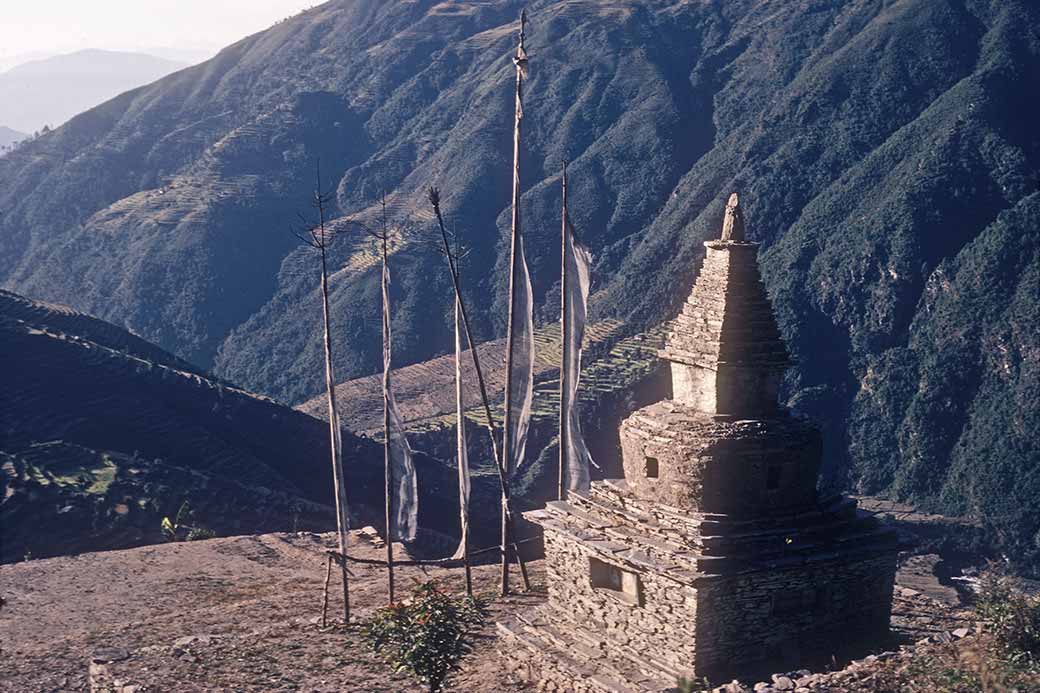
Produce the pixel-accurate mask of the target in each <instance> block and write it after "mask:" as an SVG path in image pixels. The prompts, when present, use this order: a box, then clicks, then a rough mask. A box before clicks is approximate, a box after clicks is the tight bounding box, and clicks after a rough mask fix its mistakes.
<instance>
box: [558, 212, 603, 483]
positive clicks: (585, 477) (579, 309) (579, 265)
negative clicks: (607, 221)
mask: <svg viewBox="0 0 1040 693" xmlns="http://www.w3.org/2000/svg"><path fill="white" fill-rule="evenodd" d="M565 223H566V224H567V242H566V243H565V248H566V251H565V252H566V253H567V257H566V258H565V259H564V265H563V266H564V272H566V273H567V297H566V303H565V305H566V306H567V315H565V316H564V320H565V321H566V323H567V337H568V342H569V344H568V345H567V347H568V348H567V362H566V363H565V364H564V367H565V368H566V369H567V391H566V392H565V393H563V395H564V397H565V398H566V401H565V404H566V407H567V418H566V420H565V421H564V426H566V427H567V449H566V450H565V451H564V453H565V458H564V459H566V460H567V488H568V489H569V490H579V491H586V490H588V488H589V466H590V465H593V464H595V462H593V460H592V455H591V454H589V449H588V448H587V447H586V446H585V438H584V436H582V434H581V421H580V419H579V416H578V407H577V403H578V381H579V379H580V378H581V343H582V340H583V339H584V337H585V318H586V309H587V306H588V300H589V266H590V265H591V264H592V256H591V255H590V254H589V251H588V249H587V248H585V247H584V246H582V245H580V244H578V243H575V242H574V229H573V227H571V222H570V220H569V219H567V220H565Z"/></svg>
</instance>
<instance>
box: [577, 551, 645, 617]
mask: <svg viewBox="0 0 1040 693" xmlns="http://www.w3.org/2000/svg"><path fill="white" fill-rule="evenodd" d="M589 582H591V583H592V587H593V589H595V590H596V591H598V592H602V593H603V594H607V595H609V596H611V597H614V598H616V599H620V600H621V601H623V602H626V603H628V604H632V605H639V604H641V603H642V586H641V585H640V582H639V575H638V574H636V573H634V572H632V571H631V570H625V569H624V568H622V567H621V566H617V565H614V564H613V563H607V562H606V561H601V560H599V559H598V558H594V557H592V556H590V557H589Z"/></svg>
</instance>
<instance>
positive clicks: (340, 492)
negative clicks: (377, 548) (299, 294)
mask: <svg viewBox="0 0 1040 693" xmlns="http://www.w3.org/2000/svg"><path fill="white" fill-rule="evenodd" d="M315 200H316V202H317V206H318V220H319V222H318V223H319V227H318V228H319V233H320V234H321V236H320V239H319V241H318V243H317V245H318V247H319V249H320V250H321V302H322V316H323V318H324V324H325V387H326V389H327V390H328V400H329V441H330V443H331V446H332V483H333V486H334V487H335V494H336V535H337V538H338V540H339V551H340V553H341V554H343V555H344V556H345V555H347V523H348V522H349V521H350V516H349V515H348V514H347V512H348V511H347V489H346V481H345V480H344V479H343V470H342V468H341V462H342V460H341V459H340V451H341V446H340V430H339V416H338V415H337V413H336V412H337V409H336V380H335V376H334V374H333V370H332V335H331V331H330V330H329V272H328V265H327V262H326V247H327V245H328V236H327V235H326V232H325V204H324V200H323V196H322V193H321V169H320V167H319V168H318V187H317V189H316V190H315ZM343 622H344V624H348V623H350V589H349V587H348V583H347V564H346V561H344V562H343Z"/></svg>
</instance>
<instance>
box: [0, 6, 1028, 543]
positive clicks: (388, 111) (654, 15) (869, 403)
mask: <svg viewBox="0 0 1040 693" xmlns="http://www.w3.org/2000/svg"><path fill="white" fill-rule="evenodd" d="M520 5H521V3H519V2H511V1H507V0H494V1H491V2H457V3H440V2H434V1H433V0H421V1H419V2H407V3H405V2H400V3H387V2H380V1H377V0H360V1H346V0H337V1H334V2H329V3H326V4H325V5H321V6H319V7H317V8H315V9H313V10H310V11H308V12H305V13H303V14H301V15H299V16H297V17H295V18H293V19H291V20H289V21H286V22H283V23H281V24H278V25H277V26H275V27H272V28H271V29H270V30H268V31H266V32H263V33H261V34H257V35H256V36H253V37H250V38H248V39H246V40H244V41H241V42H239V43H238V44H235V45H233V46H231V47H229V48H227V49H226V50H225V51H223V52H222V53H221V54H220V55H219V56H217V57H216V58H214V59H213V60H211V61H209V62H207V63H204V64H202V65H199V66H197V67H194V68H191V69H188V70H184V71H182V72H179V73H177V74H175V75H172V76H170V77H167V78H165V79H163V80H161V81H159V82H157V83H155V84H153V85H150V86H148V87H144V88H142V89H138V90H135V91H133V92H129V93H127V94H124V95H122V96H120V97H118V98H116V99H114V100H112V101H110V102H108V103H106V104H104V105H102V106H100V107H98V108H96V109H93V110H91V111H88V112H87V113H84V114H82V115H80V116H78V117H76V118H74V119H73V120H72V121H70V122H69V123H68V124H66V125H65V126H64V127H62V128H59V129H58V130H57V131H55V132H53V133H50V134H48V135H46V136H45V137H41V138H40V139H38V140H37V141H35V142H33V143H31V144H29V145H26V146H25V147H23V148H21V149H19V150H18V151H17V152H15V153H14V154H10V155H7V156H5V157H2V158H0V181H2V185H0V210H2V211H3V216H2V217H0V283H2V284H3V285H4V286H6V287H8V288H12V289H15V290H20V291H22V292H24V293H28V294H29V295H33V296H36V297H40V298H43V299H47V300H55V301H60V302H63V303H68V304H70V305H72V306H73V307H75V308H77V309H81V310H88V311H90V312H93V313H95V314H97V315H99V316H101V317H103V318H106V319H108V320H111V321H113V322H116V323H118V324H120V325H125V326H128V327H130V328H132V329H133V330H134V331H135V332H136V333H138V334H140V335H142V336H143V337H144V338H146V339H148V340H150V341H153V342H156V343H158V344H160V345H161V346H162V347H164V348H166V349H167V350H170V351H172V352H174V353H176V354H177V355H178V356H179V357H181V358H184V359H186V360H188V361H190V362H192V363H195V364H197V365H198V366H200V367H203V368H212V369H214V370H215V371H216V373H217V374H218V375H220V376H222V377H226V378H228V379H229V380H231V381H234V382H237V383H240V384H242V385H243V386H245V387H247V388H249V389H251V390H254V391H258V392H263V393H265V394H269V395H272V396H276V397H278V398H280V399H282V400H284V401H291V402H299V401H303V400H304V399H306V398H307V397H311V396H313V395H315V394H316V393H318V392H319V391H320V388H321V377H322V375H321V374H322V370H321V366H320V363H321V348H320V340H319V339H317V338H316V337H315V335H316V334H318V333H319V327H320V310H319V309H318V304H317V303H316V301H315V291H316V287H317V268H316V265H315V259H314V257H313V256H311V255H309V254H308V252H309V251H307V250H304V249H300V248H299V247H298V246H297V244H296V242H295V238H294V237H293V236H292V235H291V234H290V233H288V231H287V226H288V224H289V222H291V221H292V220H293V219H294V218H295V213H296V212H297V211H298V210H300V209H301V208H304V207H305V206H306V199H305V198H306V192H307V190H308V189H309V188H310V187H311V186H312V185H313V179H314V171H315V163H316V161H317V160H318V159H319V158H320V159H321V170H322V176H323V180H322V185H323V186H324V187H329V188H333V189H335V191H336V198H337V200H336V214H337V215H338V216H339V217H342V218H346V217H348V216H351V215H360V216H362V217H369V216H370V215H371V214H372V211H373V209H374V205H376V203H377V202H378V200H379V197H380V196H381V195H382V194H383V192H384V191H385V192H386V193H387V194H388V195H389V196H390V199H391V202H392V206H391V213H392V216H394V217H407V218H408V219H409V220H411V221H412V222H414V223H413V224H412V225H413V226H414V227H416V231H417V236H419V237H421V236H422V233H423V232H424V229H425V226H424V222H425V221H427V219H426V218H425V217H424V216H423V210H424V209H425V204H424V202H423V191H424V189H425V187H426V186H427V185H429V184H431V183H432V184H437V185H439V186H440V187H441V189H442V193H443V197H444V203H445V208H446V212H447V214H448V216H449V217H450V218H453V219H455V220H456V222H457V224H458V228H459V230H460V232H461V233H462V235H463V238H464V240H465V242H466V243H467V244H468V245H469V246H470V255H469V256H468V258H467V261H466V267H465V268H464V274H465V276H464V281H465V283H466V286H467V287H468V288H467V292H468V294H469V298H470V302H471V304H472V310H473V313H474V319H475V323H476V324H477V326H478V330H479V336H480V337H481V338H489V337H492V336H496V335H498V334H500V333H501V327H502V325H501V323H502V320H501V319H500V317H499V316H500V315H501V313H502V311H501V310H500V308H501V307H502V305H503V304H502V295H503V293H504V291H505V279H504V272H503V271H502V270H503V269H504V267H505V264H506V263H505V262H504V261H503V259H504V257H505V254H506V252H507V245H506V243H505V238H504V236H503V231H504V230H505V229H506V228H507V226H508V202H509V185H508V180H507V176H508V159H509V153H510V149H511V146H510V145H511V142H510V134H511V127H512V108H513V103H512V93H511V87H510V84H511V81H512V79H513V72H512V65H511V62H510V59H509V55H510V53H511V50H512V48H513V42H514V40H515V39H514V35H515V29H516V17H517V16H518V14H519V9H520ZM528 9H529V13H530V16H531V20H532V23H531V26H530V40H529V48H530V53H531V55H532V61H531V68H532V72H531V74H532V78H531V81H530V83H529V85H528V91H527V95H528V97H527V105H526V108H525V115H526V117H525V120H524V124H525V127H526V138H525V142H526V151H525V154H524V161H523V180H522V184H523V193H524V194H523V199H522V204H523V210H524V215H525V221H526V229H527V247H528V257H529V260H530V264H531V267H532V272H533V274H534V283H535V293H536V300H537V302H538V303H539V305H540V306H542V308H541V311H542V313H543V314H544V315H546V316H551V315H552V313H553V311H554V306H555V300H556V299H555V298H554V296H556V292H557V288H556V281H557V277H556V273H557V271H558V267H559V257H558V255H557V253H558V252H559V251H558V248H559V243H558V240H557V237H556V233H557V232H556V230H557V228H558V223H559V222H558V218H557V217H558V207H559V186H558V174H559V170H560V168H561V164H562V162H563V161H564V160H565V159H566V160H570V161H571V168H570V173H571V177H570V182H571V195H570V203H571V214H572V217H573V218H574V221H575V224H576V226H577V228H578V229H579V233H580V234H581V235H582V236H583V238H584V240H585V241H587V242H588V243H589V245H590V246H591V247H592V249H593V252H594V255H595V257H596V259H597V264H596V268H595V269H596V272H595V274H596V282H597V285H596V290H597V294H596V295H595V297H594V299H593V308H594V311H595V312H596V313H597V314H598V316H600V317H614V318H620V319H621V320H622V321H623V322H624V323H625V329H626V330H628V331H630V332H633V333H634V332H636V331H638V330H642V329H644V328H646V327H648V326H650V325H654V324H656V323H658V322H660V321H661V320H663V319H666V318H669V317H671V316H672V315H673V314H674V312H675V310H676V309H677V307H678V303H679V301H681V299H682V297H683V296H685V295H686V293H687V291H688V289H689V286H690V285H691V284H692V282H693V280H694V276H695V274H696V271H697V267H698V265H699V262H700V258H701V252H702V246H701V241H703V240H705V239H707V238H709V237H711V236H713V235H715V234H717V230H718V224H719V219H720V217H721V211H722V204H723V202H724V201H725V197H726V195H727V194H728V193H729V192H730V191H731V190H734V189H737V190H740V192H741V193H742V196H741V197H742V200H744V204H745V215H746V219H747V224H748V232H749V236H750V238H751V239H752V240H756V241H761V242H762V243H763V244H764V246H765V247H766V250H765V252H764V256H763V274H764V277H765V280H766V284H767V287H768V289H769V291H770V294H771V296H772V298H773V300H774V304H775V305H776V308H777V314H778V320H779V322H780V327H781V330H782V331H783V332H784V334H785V337H786V338H787V341H788V343H789V346H790V347H791V350H792V352H793V353H794V355H795V356H796V358H797V359H798V360H799V363H800V366H799V368H798V370H797V372H796V373H795V374H794V375H793V376H792V377H791V378H790V379H789V382H788V391H789V395H790V399H791V402H792V404H794V405H795V406H796V407H797V408H798V409H800V410H801V411H804V412H806V413H810V414H813V415H814V416H817V417H818V418H820V419H821V420H822V421H823V423H824V426H825V445H826V451H827V455H826V461H825V475H826V479H827V483H830V484H834V485H842V486H855V487H858V488H860V489H862V490H865V491H871V492H884V491H888V492H893V493H897V494H899V495H902V496H905V497H909V498H913V499H914V500H915V501H917V502H919V503H922V504H925V505H932V506H934V507H935V508H937V509H944V510H947V511H954V510H963V511H966V512H969V513H974V514H977V515H980V516H992V517H999V518H1003V519H1000V520H999V523H1000V525H999V526H998V527H995V528H994V529H997V530H999V533H1000V536H1001V537H1003V539H1004V541H1006V542H1008V546H1013V547H1016V549H1015V551H1016V553H1019V554H1020V553H1021V551H1027V552H1031V555H1034V556H1035V555H1036V554H1037V552H1040V549H1038V548H1037V544H1036V540H1035V535H1036V533H1037V531H1038V530H1040V516H1038V515H1037V514H1036V513H1032V512H1031V511H1026V510H1024V509H1023V508H1022V504H1021V502H1020V501H1019V500H1018V499H1017V498H1016V497H1014V495H1013V494H1010V495H1009V494H1004V493H1001V492H1000V491H999V489H1001V488H1003V487H1004V486H1005V484H1006V481H1007V480H1008V479H1010V478H1014V479H1015V481H1016V483H1015V486H1016V489H1015V491H1014V493H1022V494H1035V493H1036V492H1038V491H1040V481H1038V480H1037V479H1035V478H1034V477H1033V476H1031V475H1030V474H1029V473H1027V472H1026V471H1025V470H1027V469H1032V468H1033V467H1035V461H1036V460H1037V459H1038V458H1040V450H1038V448H1037V443H1036V442H1035V437H1034V438H1031V437H1030V436H1029V435H1027V433H1028V431H1030V430H1032V429H1033V428H1034V427H1035V426H1034V425H1033V422H1035V418H1036V416H1037V413H1036V412H1037V406H1036V401H1037V398H1036V393H1037V379H1038V377H1040V376H1038V373H1040V365H1038V356H1037V353H1038V346H1037V333H1036V330H1035V328H1033V327H1031V325H1033V324H1035V317H1036V310H1037V309H1036V306H1037V305H1038V300H1037V297H1036V290H1035V286H1036V273H1037V263H1038V260H1037V256H1036V249H1035V247H1036V246H1035V238H1036V234H1037V228H1038V216H1037V210H1036V205H1037V203H1036V192H1037V187H1038V184H1040V139H1038V137H1037V135H1036V129H1035V127H1034V126H1033V123H1035V122H1038V121H1040V112H1038V111H1040V102H1038V99H1037V97H1036V95H1035V90H1033V89H1030V88H1029V85H1032V84H1036V83H1038V82H1040V34H1038V27H1040V8H1038V7H1037V6H1036V5H1035V3H1031V2H1026V1H1025V0H907V1H905V2H895V3H893V2H883V1H881V0H848V1H846V2H821V1H818V0H798V1H796V2H787V3H783V5H782V7H778V6H777V5H776V4H775V3H770V2H761V1H759V0H737V1H735V2H725V3H720V2H705V3H686V2H678V1H677V0H655V1H653V2H635V1H632V2H629V1H626V0H614V1H609V2H608V1H595V0H588V1H584V0H583V1H574V0H567V1H564V0H541V1H540V2H535V3H531V4H530V5H529V7H528ZM420 241H421V239H420ZM420 241H414V242H404V243H401V244H398V245H395V249H394V257H393V258H392V263H393V271H394V276H395V283H394V289H393V300H394V303H395V318H394V330H395V335H396V336H397V342H396V352H395V353H396V357H397V362H398V363H399V364H402V365H404V364H407V363H412V362H418V361H422V360H425V359H428V358H430V357H433V356H436V355H437V354H440V353H444V352H447V351H448V350H449V349H450V347H451V332H450V329H449V324H450V322H449V317H450V309H451V299H450V286H449V282H448V281H447V279H446V277H445V274H444V272H443V269H442V264H443V258H442V257H440V256H439V255H438V254H437V253H436V251H435V250H433V249H432V248H431V246H430V245H429V244H426V243H423V242H420ZM1009 248H1010V250H1009ZM373 251H374V248H373V247H371V246H370V241H369V240H368V239H367V238H366V237H364V236H362V235H360V234H357V233H344V234H343V235H342V236H341V237H340V239H338V241H337V244H336V246H335V248H334V257H333V263H334V267H335V268H336V270H337V271H336V273H335V275H334V277H333V282H332V284H333V297H332V302H333V311H334V332H335V340H336V347H337V353H338V354H340V355H341V358H340V359H339V362H338V364H337V367H338V372H339V373H340V374H341V376H342V377H343V378H344V379H347V378H352V377H357V376H363V375H366V374H368V373H372V372H374V371H376V370H377V369H378V368H379V359H380V353H379V331H378V326H379V320H378V315H379V312H378V301H379V293H378V283H377V274H376V272H375V270H374V262H373V260H374V252H373ZM964 480H970V482H966V481H964ZM1019 550H1021V551H1019Z"/></svg>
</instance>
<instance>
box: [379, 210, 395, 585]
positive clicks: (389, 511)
mask: <svg viewBox="0 0 1040 693" xmlns="http://www.w3.org/2000/svg"><path fill="white" fill-rule="evenodd" d="M382 241H383V274H382V276H381V277H380V283H381V285H382V296H383V300H382V304H383V350H384V360H385V358H386V356H385V351H386V350H387V349H389V348H390V343H389V340H390V306H388V305H387V304H386V298H387V291H388V288H387V286H386V254H387V253H386V198H385V197H384V198H383V235H382ZM389 393H390V369H389V368H387V367H386V364H385V363H384V368H383V476H384V490H385V492H386V585H387V595H388V596H387V598H388V599H389V603H390V604H393V603H394V537H393V521H392V518H393V506H394V494H393V479H394V473H393V469H392V468H391V464H390V454H391V453H390V394H389Z"/></svg>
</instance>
